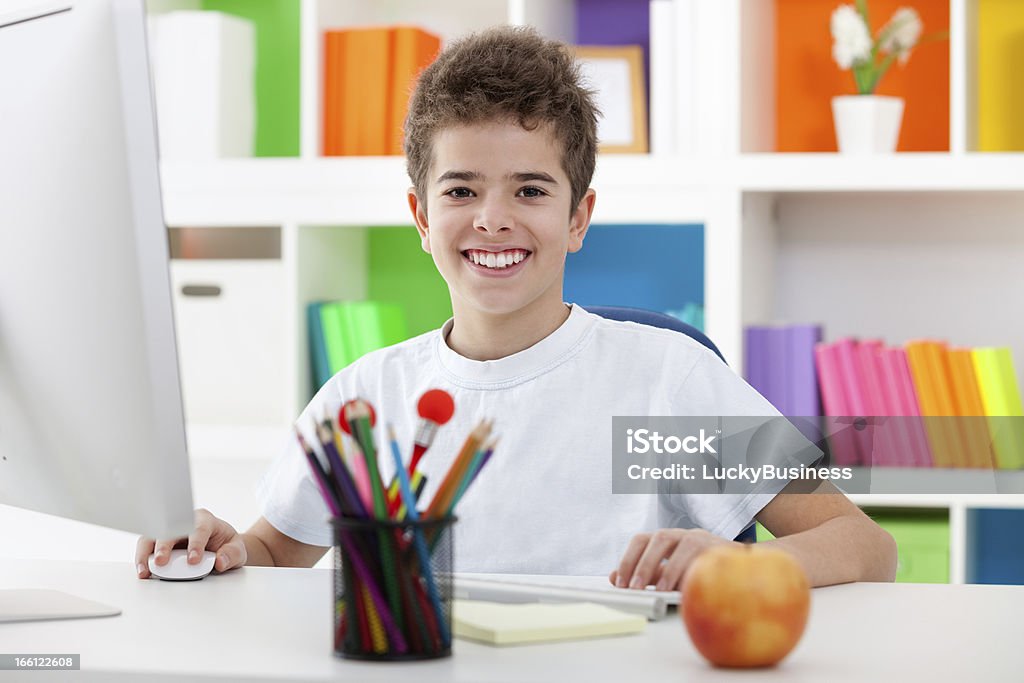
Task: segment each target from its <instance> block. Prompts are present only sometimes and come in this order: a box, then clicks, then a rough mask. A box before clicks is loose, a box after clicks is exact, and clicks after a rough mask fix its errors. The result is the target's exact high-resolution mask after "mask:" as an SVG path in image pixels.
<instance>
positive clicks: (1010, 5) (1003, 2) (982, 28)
mask: <svg viewBox="0 0 1024 683" xmlns="http://www.w3.org/2000/svg"><path fill="white" fill-rule="evenodd" d="M977 12H978V14H977V21H978V24H977V34H976V38H975V40H976V45H977V50H978V54H977V67H976V69H977V70H976V73H975V74H974V75H976V77H977V84H978V86H977V87H978V112H977V121H978V123H977V125H978V131H977V135H978V150H979V151H982V152H1019V151H1024V126H1021V125H1020V122H1021V119H1022V118H1024V97H1021V88H1020V75H1019V74H1020V72H1021V71H1022V70H1024V47H1022V42H1021V35H1022V34H1024V2H1021V1H1020V0H981V1H980V2H978V3H977Z"/></svg>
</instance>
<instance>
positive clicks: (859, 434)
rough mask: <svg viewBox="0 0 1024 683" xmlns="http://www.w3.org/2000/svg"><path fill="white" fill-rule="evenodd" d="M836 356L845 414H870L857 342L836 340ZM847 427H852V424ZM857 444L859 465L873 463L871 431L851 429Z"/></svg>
mask: <svg viewBox="0 0 1024 683" xmlns="http://www.w3.org/2000/svg"><path fill="white" fill-rule="evenodd" d="M835 346H836V357H837V359H838V361H839V374H840V377H841V378H842V381H843V391H844V393H845V395H846V407H847V408H848V409H849V412H848V413H846V415H847V416H848V417H850V418H853V419H861V418H867V417H870V416H871V414H872V413H871V411H870V410H869V409H868V400H867V394H866V391H865V389H864V378H863V376H862V375H861V371H860V362H859V360H858V355H859V353H860V352H859V351H858V348H859V342H858V341H857V340H856V339H854V338H853V337H844V338H842V339H838V340H836V343H835ZM847 426H848V427H850V428H851V429H852V428H853V425H852V424H848V425H847ZM851 434H852V436H853V438H854V441H855V442H856V444H857V454H858V461H859V462H860V464H861V465H865V466H871V465H873V464H883V463H875V462H874V456H875V449H874V446H873V444H872V443H871V440H872V439H871V437H872V433H871V432H870V431H867V430H864V431H859V430H856V429H853V431H852V432H851Z"/></svg>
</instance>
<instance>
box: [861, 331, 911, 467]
mask: <svg viewBox="0 0 1024 683" xmlns="http://www.w3.org/2000/svg"><path fill="white" fill-rule="evenodd" d="M883 348H884V347H883V344H882V342H881V341H879V340H865V341H862V342H861V343H859V344H858V345H857V354H856V356H857V358H856V360H857V364H858V369H859V371H860V376H861V382H862V384H863V386H864V400H865V404H866V407H867V411H868V415H870V416H872V417H874V418H876V419H875V428H874V429H873V431H872V437H873V438H872V450H873V454H874V456H873V458H872V463H873V464H874V465H886V466H890V467H905V466H909V465H910V464H911V455H910V451H911V447H910V443H909V440H908V439H907V436H906V434H904V432H903V430H902V429H901V427H902V425H900V424H899V421H897V420H887V419H885V418H886V417H888V416H891V415H895V414H896V413H895V412H893V405H892V404H893V403H894V401H892V400H891V399H890V396H889V394H890V393H891V391H892V384H891V382H890V381H889V379H888V377H886V374H885V368H884V367H883V365H882V351H883Z"/></svg>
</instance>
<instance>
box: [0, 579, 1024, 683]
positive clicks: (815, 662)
mask: <svg viewBox="0 0 1024 683" xmlns="http://www.w3.org/2000/svg"><path fill="white" fill-rule="evenodd" d="M0 587H3V588H54V589H58V590H64V591H67V592H73V593H76V594H77V595H80V596H82V597H86V598H90V599H92V600H96V601H99V602H104V603H108V604H112V605H117V606H119V607H121V608H122V610H123V614H122V615H121V616H118V617H109V618H104V619H86V620H73V621H50V622H34V623H24V624H0V652H2V653H8V654H10V653H26V654H27V653H37V654H47V653H49V654H81V663H82V671H81V672H77V673H74V674H72V673H69V672H41V671H37V672H33V673H31V674H27V673H25V672H0V681H3V680H31V681H33V682H34V681H51V680H69V679H70V680H85V681H124V680H146V681H151V680H157V681H196V680H200V681H202V680H212V679H217V680H233V681H254V680H259V681H279V680H280V681H284V680H289V681H295V680H298V681H401V682H402V683H410V682H411V681H415V682H416V683H429V682H430V681H473V682H479V683H484V682H488V681H508V682H510V683H512V682H514V683H522V682H523V681H558V682H559V683H561V682H564V681H577V680H581V681H621V682H623V683H637V682H638V681H673V682H674V683H678V682H679V681H695V680H724V679H735V680H742V681H745V682H747V683H750V682H752V681H808V682H813V683H821V682H822V681H829V682H830V683H831V682H834V681H857V682H858V683H860V682H863V681H890V680H901V681H925V680H927V681H972V682H973V681H1019V680H1024V658H1022V656H1021V647H1020V644H1019V640H1020V639H1019V638H1018V637H1017V636H1016V635H1014V634H1017V633H1019V632H1020V624H1021V619H1022V618H1024V617H1022V615H1024V587H1018V586H970V585H968V586H933V585H923V584H920V585H912V584H903V585H891V584H851V585H845V586H835V587H830V588H823V589H817V590H815V591H814V592H813V595H812V608H811V619H810V623H809V624H808V627H807V631H806V632H805V634H804V637H803V640H802V641H801V642H800V644H799V645H798V646H797V649H796V650H795V651H794V652H793V653H792V654H791V655H790V656H789V658H787V659H786V660H785V661H784V662H783V663H782V664H781V665H780V666H779V667H778V668H776V669H769V670H763V671H757V672H742V671H740V672H734V671H723V670H716V669H712V668H711V667H710V666H709V665H707V664H706V663H705V662H704V661H703V660H702V659H701V658H700V655H699V654H698V653H697V652H696V650H694V648H693V646H692V645H691V644H690V640H689V638H688V636H687V635H686V634H685V632H684V630H683V627H682V624H681V622H680V619H679V617H678V615H676V614H671V615H670V616H669V618H668V619H666V620H664V621H661V622H655V623H649V624H648V628H647V632H646V633H644V634H642V635H635V636H626V637H621V638H614V639H599V640H591V641H578V642H572V643H561V644H544V645H530V646H523V647H515V648H492V647H488V646H485V645H478V644H475V643H470V642H466V641H461V640H457V641H455V643H454V646H453V649H454V655H453V656H452V657H451V658H448V659H442V660H437V661H432V662H422V663H399V664H393V663H391V664H385V663H361V662H350V661H345V660H342V659H337V658H335V657H334V656H333V655H332V652H331V599H332V598H331V572H330V571H329V570H324V569H269V568H259V567H246V568H244V569H241V570H237V571H234V572H230V573H228V574H225V575H213V576H210V577H208V578H207V579H205V580H203V581H200V582H197V583H169V582H165V581H157V580H148V581H139V580H138V579H136V578H135V574H134V570H133V568H132V567H131V566H130V565H129V563H127V562H125V563H118V564H112V563H102V562H52V561H42V560H2V561H0Z"/></svg>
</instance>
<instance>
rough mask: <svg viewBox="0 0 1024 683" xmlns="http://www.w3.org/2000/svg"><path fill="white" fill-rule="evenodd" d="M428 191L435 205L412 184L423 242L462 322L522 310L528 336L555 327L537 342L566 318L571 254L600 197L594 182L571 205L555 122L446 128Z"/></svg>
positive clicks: (436, 147) (437, 142)
mask: <svg viewBox="0 0 1024 683" xmlns="http://www.w3.org/2000/svg"><path fill="white" fill-rule="evenodd" d="M423 199H424V200H425V204H426V206H424V202H423V201H420V199H419V198H418V197H416V196H415V193H414V192H413V191H410V196H409V201H410V206H411V208H412V209H413V213H414V215H415V216H416V223H417V229H418V230H419V233H420V237H421V240H422V244H423V249H424V251H427V252H429V253H430V254H431V256H432V257H433V259H434V263H435V264H436V265H437V269H438V271H439V272H440V273H441V276H442V277H443V278H444V279H445V282H447V284H448V289H449V292H450V293H451V297H452V311H453V313H454V315H455V320H456V328H458V327H459V326H460V325H461V326H462V327H463V329H464V330H465V329H466V328H467V327H479V326H480V325H489V326H491V327H492V328H493V327H494V326H495V325H497V326H501V325H502V322H503V321H502V319H505V322H507V319H508V318H510V317H514V318H515V319H516V320H517V324H516V325H515V328H517V330H523V331H524V332H525V333H526V336H530V337H533V336H536V334H539V330H540V328H545V331H544V333H543V334H541V336H539V337H538V338H537V339H533V340H532V341H531V342H530V343H533V342H536V341H539V339H542V338H543V337H544V336H546V335H547V334H549V333H550V332H552V331H553V330H554V328H555V327H557V326H558V324H561V322H562V321H564V319H565V306H564V305H563V304H562V277H563V272H564V269H565V256H566V254H567V253H571V252H576V251H578V250H579V249H580V248H581V247H582V246H583V238H584V236H585V235H586V231H587V227H588V226H589V222H590V215H591V212H592V210H593V203H594V195H593V191H592V190H588V192H587V195H586V196H585V197H584V199H583V201H581V202H580V204H579V206H578V207H576V210H574V211H571V212H570V203H571V200H572V188H571V186H570V181H569V177H568V176H567V175H566V172H565V170H564V169H563V168H562V144H561V143H559V142H558V141H557V140H556V139H555V137H554V136H553V135H552V133H551V132H550V129H549V128H548V127H547V126H544V125H541V126H538V127H537V128H535V129H534V130H525V129H524V128H522V127H521V126H519V125H518V124H516V123H499V122H487V123H481V124H475V125H463V126H453V127H449V128H444V129H442V130H440V131H439V132H438V133H437V134H436V136H435V138H434V141H433V164H432V166H431V171H430V176H429V184H428V186H427V188H426V197H424V198H423ZM556 318H557V319H558V320H557V322H555V323H554V326H553V327H552V322H553V321H554V320H555V319H556ZM548 328H550V329H548ZM524 348H525V347H524Z"/></svg>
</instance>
